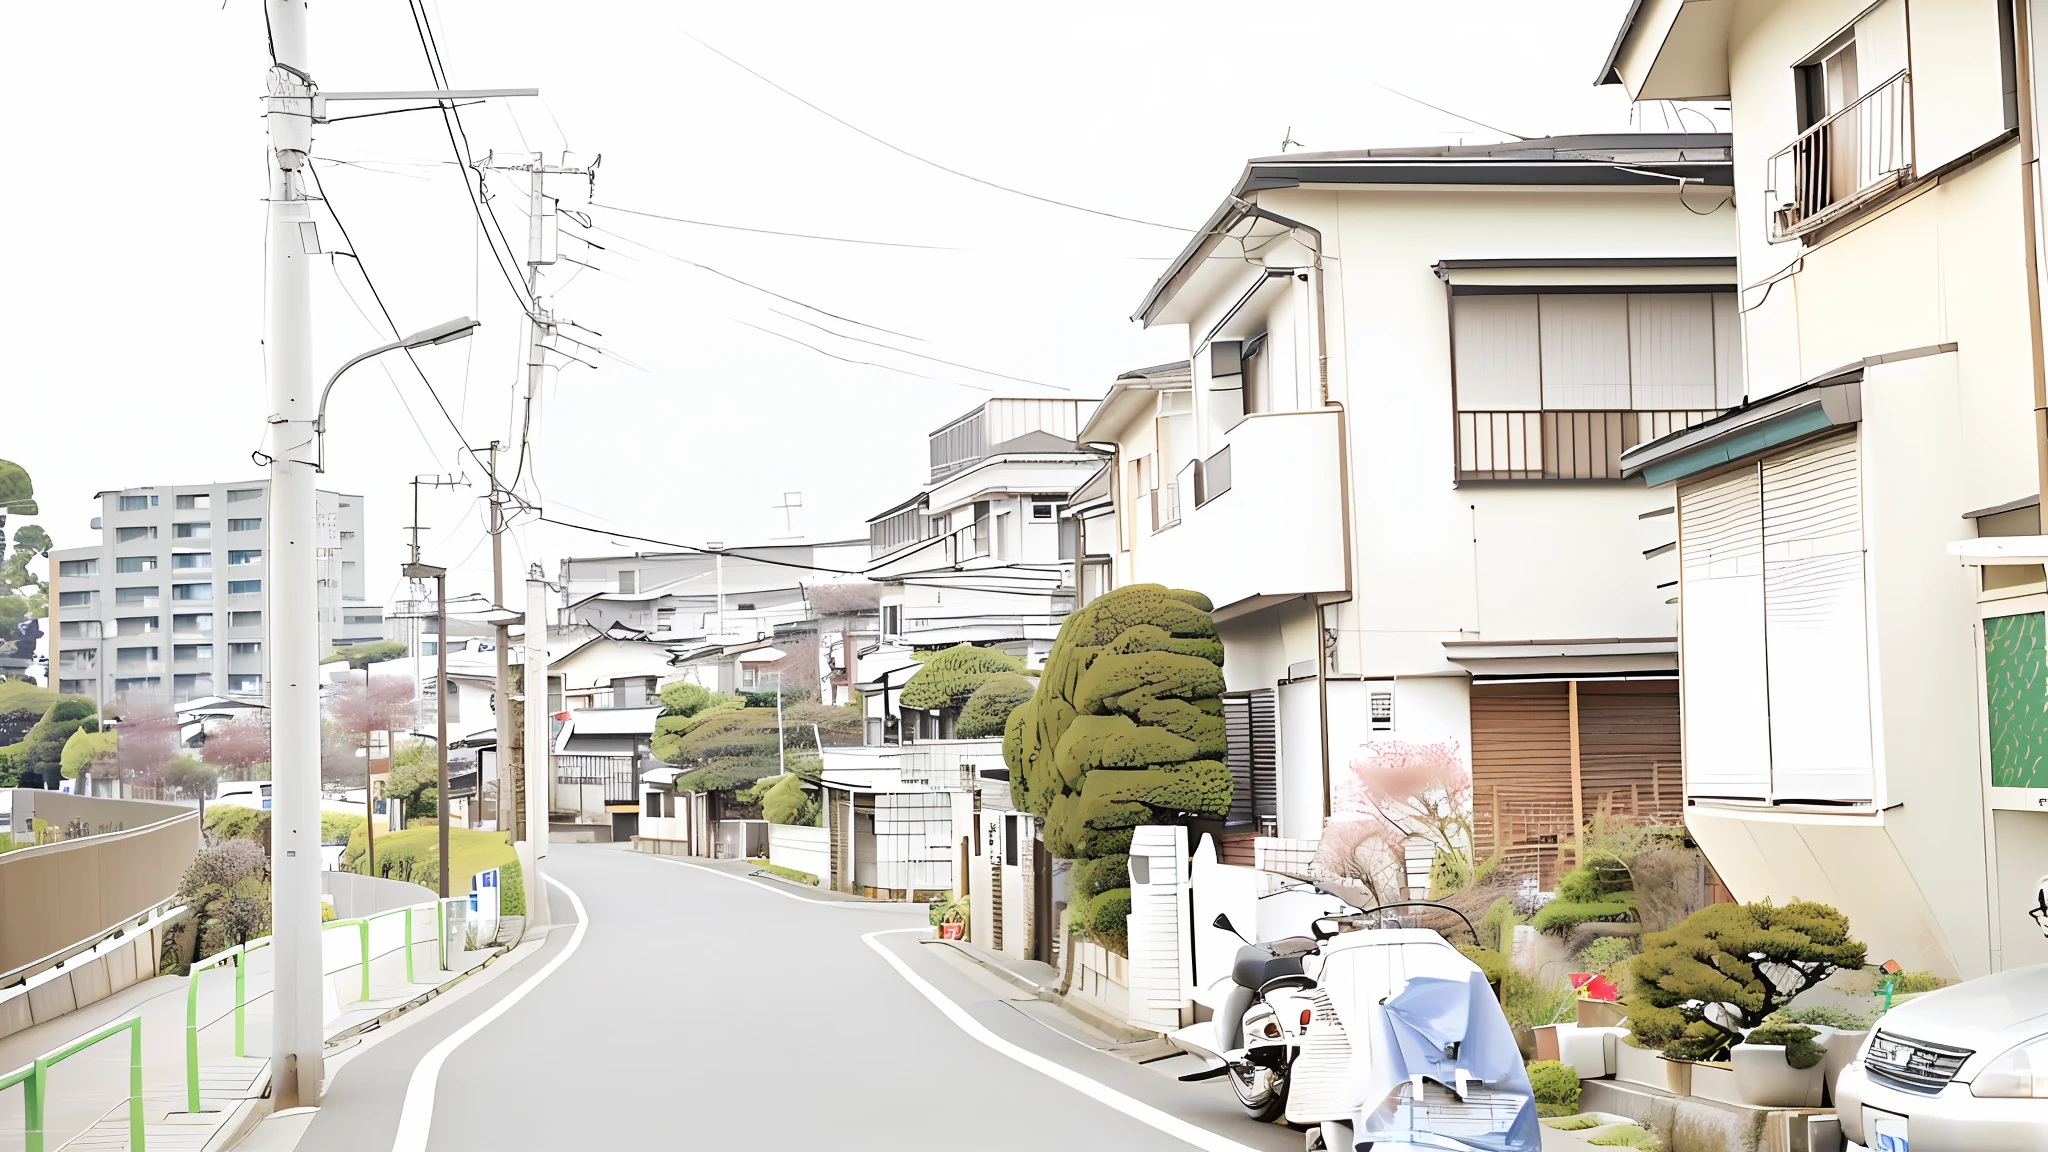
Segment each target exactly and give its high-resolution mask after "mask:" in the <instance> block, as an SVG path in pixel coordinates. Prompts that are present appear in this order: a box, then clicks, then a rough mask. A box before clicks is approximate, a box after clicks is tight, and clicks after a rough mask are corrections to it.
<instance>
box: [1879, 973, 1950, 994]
mask: <svg viewBox="0 0 2048 1152" xmlns="http://www.w3.org/2000/svg"><path fill="white" fill-rule="evenodd" d="M1947 986H1948V981H1946V980H1943V979H1942V978H1941V977H1939V976H1936V975H1935V974H1934V973H1932V972H1925V971H1922V972H1901V973H1899V975H1898V978H1897V979H1895V980H1893V981H1892V992H1893V993H1894V994H1895V995H1911V994H1913V993H1915V992H1932V991H1934V990H1935V989H1936V988H1944V987H1947Z"/></svg>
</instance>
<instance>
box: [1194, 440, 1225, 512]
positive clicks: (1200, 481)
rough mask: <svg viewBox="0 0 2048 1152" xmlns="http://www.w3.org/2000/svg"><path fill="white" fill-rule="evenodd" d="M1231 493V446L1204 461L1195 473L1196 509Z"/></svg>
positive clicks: (1223, 448) (1220, 449) (1218, 450)
mask: <svg viewBox="0 0 2048 1152" xmlns="http://www.w3.org/2000/svg"><path fill="white" fill-rule="evenodd" d="M1228 491H1230V445H1228V444H1225V445H1224V446H1223V447H1221V448H1219V449H1217V450H1216V452H1215V454H1214V455H1212V456H1210V457H1209V458H1208V459H1207V460H1204V461H1202V466H1201V468H1199V469H1197V470H1196V472H1195V507H1197V508H1199V507H1201V506H1202V505H1204V504H1207V503H1208V502H1209V501H1211V500H1214V499H1215V498H1217V497H1218V496H1221V495H1223V494H1224V493H1225V492H1228Z"/></svg>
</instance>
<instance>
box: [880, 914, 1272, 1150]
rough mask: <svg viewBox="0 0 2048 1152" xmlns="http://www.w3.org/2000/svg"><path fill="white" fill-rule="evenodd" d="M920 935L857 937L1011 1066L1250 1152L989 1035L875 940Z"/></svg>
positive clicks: (1147, 1119) (1197, 1142)
mask: <svg viewBox="0 0 2048 1152" xmlns="http://www.w3.org/2000/svg"><path fill="white" fill-rule="evenodd" d="M923 931H927V929H923V928H890V929H885V930H883V931H880V932H869V933H867V934H866V935H864V936H862V937H861V940H862V941H863V942H865V943H866V944H867V946H868V947H870V948H872V949H874V950H875V953H876V955H878V956H880V957H881V958H882V959H883V960H885V961H887V962H888V964H889V966H890V967H891V968H894V969H895V970H896V974H897V975H898V976H901V977H903V979H904V980H905V981H906V982H907V983H908V984H909V985H910V986H911V987H912V988H913V989H916V991H917V994H918V995H920V996H923V997H924V998H925V999H926V1000H929V1001H931V1003H932V1007H934V1008H937V1009H938V1010H939V1011H940V1012H941V1013H944V1014H945V1017H946V1019H948V1020H951V1021H952V1022H953V1024H954V1025H955V1026H956V1027H958V1028H959V1029H960V1030H961V1031H962V1032H965V1033H967V1034H968V1035H969V1036H971V1037H973V1038H974V1039H975V1040H978V1041H980V1042H981V1043H982V1044H983V1045H986V1046H987V1047H989V1048H993V1049H995V1050H996V1051H997V1052H1000V1053H1002V1054H1003V1055H1005V1056H1008V1057H1009V1058H1010V1059H1012V1060H1015V1061H1016V1062H1017V1063H1019V1064H1022V1065H1024V1066H1025V1067H1026V1068H1029V1069H1031V1070H1032V1071H1033V1072H1037V1073H1039V1074H1040V1075H1043V1076H1048V1077H1051V1078H1052V1079H1054V1080H1057V1081H1059V1082H1060V1083H1062V1084H1065V1085H1066V1086H1067V1087H1069V1088H1072V1089H1073V1090H1074V1091H1076V1092H1079V1093H1081V1094H1082V1095H1083V1096H1087V1097H1089V1098H1090V1099H1092V1100H1095V1101H1097V1102H1098V1103H1102V1104H1106V1105H1108V1106H1109V1107H1111V1108H1114V1109H1116V1110H1117V1111H1119V1112H1121V1113H1123V1114H1124V1115H1126V1116H1129V1117H1130V1118H1131V1119H1133V1120H1136V1121H1137V1122H1138V1123H1140V1124H1144V1125H1146V1126H1148V1127H1151V1128H1155V1129H1157V1130H1159V1131H1161V1132H1164V1133H1166V1134H1167V1135H1168V1136H1171V1137H1173V1138H1174V1139H1176V1140H1180V1141H1183V1142H1185V1143H1188V1144H1192V1145H1194V1146H1195V1147H1197V1148H1202V1149H1206V1150H1207V1152H1256V1150H1255V1149H1253V1148H1252V1147H1251V1146H1250V1145H1249V1144H1240V1143H1238V1142H1237V1141H1235V1140H1232V1139H1231V1138H1229V1137H1228V1136H1224V1135H1221V1134H1219V1133H1216V1132H1211V1131H1209V1130H1208V1129H1207V1128H1204V1127H1202V1126H1201V1125H1199V1124H1190V1123H1188V1122H1187V1121H1186V1120H1183V1119H1181V1118H1180V1117H1178V1116H1175V1115H1173V1114H1172V1113H1171V1112H1167V1111H1164V1110H1162V1109H1159V1108H1155V1107H1153V1106H1152V1105H1150V1104H1147V1103H1145V1102H1144V1101H1143V1100H1140V1099H1138V1098H1136V1097H1134V1096H1127V1095H1125V1094H1124V1093H1122V1092H1119V1091H1117V1090H1116V1089H1114V1088H1111V1087H1109V1086H1108V1085H1107V1084H1103V1083H1101V1082H1099V1081H1096V1080H1091V1079H1089V1078H1088V1077H1086V1076H1083V1075H1081V1074H1080V1073H1079V1072H1076V1071H1075V1070H1073V1069H1072V1068H1069V1067H1067V1066H1066V1065H1064V1064H1060V1063H1057V1062H1055V1061H1052V1060H1049V1059H1047V1058H1045V1057H1044V1056H1040V1055H1039V1054H1038V1053H1036V1052H1033V1051H1031V1050H1029V1049H1027V1048H1022V1047H1019V1046H1018V1045H1016V1044H1013V1043H1011V1042H1010V1041H1008V1040H1005V1039H1003V1038H1002V1037H1001V1036H998V1035H996V1034H995V1033H994V1032H992V1031H990V1030H989V1029H988V1027H987V1026H986V1025H984V1024H982V1023H981V1021H979V1020H976V1019H975V1018H974V1017H972V1016H970V1015H968V1014H967V1010H966V1009H965V1008H962V1007H960V1006H959V1005H958V1004H955V1003H953V1001H951V1000H948V999H947V998H946V996H945V994H944V993H942V992H940V991H939V990H938V989H937V988H935V987H933V986H932V984H931V982H930V981H928V980H926V979H925V978H924V977H922V976H919V975H918V974H917V973H915V972H912V971H911V970H910V965H908V964H905V963H904V962H903V958H902V957H900V956H898V955H896V954H895V953H894V952H891V951H889V950H888V949H887V948H884V947H883V946H882V942H881V941H880V940H878V939H876V937H878V936H889V935H893V934H896V933H903V932H923Z"/></svg>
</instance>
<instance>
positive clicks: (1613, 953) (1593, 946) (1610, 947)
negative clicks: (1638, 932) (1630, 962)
mask: <svg viewBox="0 0 2048 1152" xmlns="http://www.w3.org/2000/svg"><path fill="white" fill-rule="evenodd" d="M1633 950H1634V949H1632V948H1631V947H1630V945H1629V942H1628V939H1627V938H1626V937H1622V936H1602V937H1600V938H1599V939H1598V940H1594V941H1592V942H1590V943H1588V944H1587V945H1586V946H1585V947H1584V948H1581V949H1579V963H1581V964H1583V965H1585V970H1586V971H1588V972H1592V973H1595V974H1598V973H1604V972H1606V971H1607V970H1608V969H1609V968H1612V967H1614V966H1615V965H1616V964H1619V963H1621V962H1622V961H1623V960H1626V959H1628V958H1629V954H1630V953H1631V952H1632V951H1633Z"/></svg>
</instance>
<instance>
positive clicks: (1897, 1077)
mask: <svg viewBox="0 0 2048 1152" xmlns="http://www.w3.org/2000/svg"><path fill="white" fill-rule="evenodd" d="M2036 901H2037V910H2036V911H2035V913H2034V918H2035V920H2036V922H2043V921H2048V878H2044V880H2043V885H2042V892H2041V894H2040V895H2039V896H2037V898H2036ZM2043 929H2044V932H2048V923H2043ZM1835 1109H1836V1112H1837V1113H1838V1114H1839V1116H1840V1117H1841V1121H1842V1134H1843V1135H1844V1136H1846V1137H1848V1138H1849V1139H1851V1140H1854V1141H1856V1142H1857V1143H1859V1144H1861V1145H1863V1146H1864V1147H1866V1148H1869V1149H1870V1150H1871V1152H1951V1150H1962V1149H1968V1150H1970V1152H2022V1150H2025V1152H2034V1150H2037V1149H2043V1148H2048V964H2041V965H2036V966H2034V967H2031V968H2016V969H2013V970H2012V971H2010V972H2000V973H1998V974H1997V975H1995V976H1983V977H1979V978H1978V979H1975V980H1965V981H1964V982H1962V983H1961V984H1957V985H1954V986H1953V987H1949V988H1943V989H1940V990H1939V991H1935V992H1930V993H1927V994H1926V995H1924V996H1916V997H1914V998H1913V999H1912V1000H1910V1001H1908V1002H1907V1003H1904V1004H1901V1005H1899V1006H1898V1007H1896V1008H1894V1009H1892V1010H1891V1011H1890V1012H1887V1013H1885V1014H1884V1016H1882V1017H1881V1018H1879V1020H1878V1022H1877V1027H1876V1028H1874V1029H1872V1030H1871V1033H1870V1037H1869V1039H1867V1040H1865V1041H1864V1044H1863V1048H1862V1050H1861V1051H1859V1052H1858V1053H1857V1054H1856V1060H1855V1062H1853V1063H1851V1064H1850V1065H1849V1066H1848V1067H1846V1068H1844V1069H1842V1074H1841V1076H1840V1077H1839V1078H1838V1079H1837V1080H1836V1082H1835Z"/></svg>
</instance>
